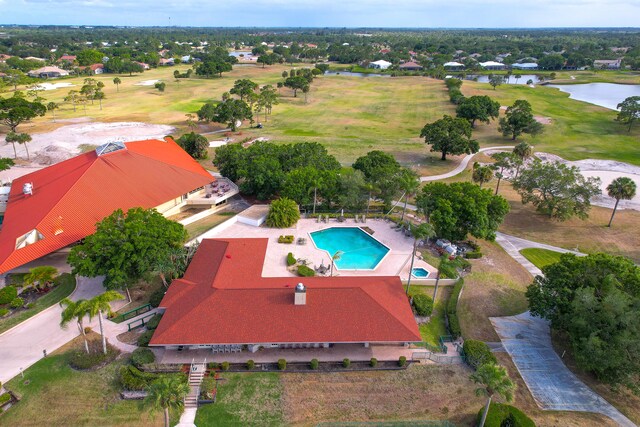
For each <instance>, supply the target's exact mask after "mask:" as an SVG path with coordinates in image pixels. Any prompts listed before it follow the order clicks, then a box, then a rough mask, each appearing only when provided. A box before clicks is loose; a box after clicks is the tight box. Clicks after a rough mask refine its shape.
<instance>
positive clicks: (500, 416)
mask: <svg viewBox="0 0 640 427" xmlns="http://www.w3.org/2000/svg"><path fill="white" fill-rule="evenodd" d="M483 412H484V408H481V409H480V412H478V418H477V420H478V423H479V422H480V420H481V419H482V413H483ZM484 425H485V427H502V426H513V427H536V424H535V423H534V422H533V420H532V419H531V418H529V417H528V416H526V415H525V413H524V412H522V411H521V410H520V409H518V408H516V407H513V406H511V405H506V404H503V403H495V402H491V405H490V406H489V412H488V413H487V419H486V421H485V423H484Z"/></svg>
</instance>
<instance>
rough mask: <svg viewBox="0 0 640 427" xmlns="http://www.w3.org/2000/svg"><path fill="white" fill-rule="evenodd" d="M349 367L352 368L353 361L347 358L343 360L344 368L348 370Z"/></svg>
mask: <svg viewBox="0 0 640 427" xmlns="http://www.w3.org/2000/svg"><path fill="white" fill-rule="evenodd" d="M349 366H351V360H349V359H347V358H346V357H345V358H344V359H342V367H343V368H348V367H349Z"/></svg>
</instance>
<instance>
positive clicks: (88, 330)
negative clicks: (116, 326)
mask: <svg viewBox="0 0 640 427" xmlns="http://www.w3.org/2000/svg"><path fill="white" fill-rule="evenodd" d="M91 331H93V329H91V326H85V327H84V333H85V334H90V333H91Z"/></svg>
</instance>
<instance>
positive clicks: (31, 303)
mask: <svg viewBox="0 0 640 427" xmlns="http://www.w3.org/2000/svg"><path fill="white" fill-rule="evenodd" d="M35 306H36V304H35V303H34V302H30V303H29V304H27V308H33V307H35Z"/></svg>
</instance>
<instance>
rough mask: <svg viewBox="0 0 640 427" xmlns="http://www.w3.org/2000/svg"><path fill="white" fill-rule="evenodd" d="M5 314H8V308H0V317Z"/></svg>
mask: <svg viewBox="0 0 640 427" xmlns="http://www.w3.org/2000/svg"><path fill="white" fill-rule="evenodd" d="M7 314H9V309H8V308H0V317H4V316H6V315H7Z"/></svg>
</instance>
